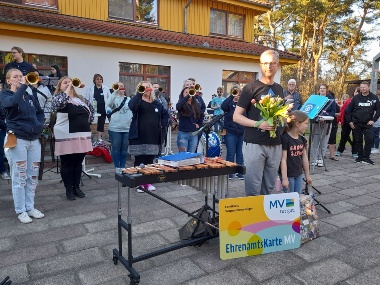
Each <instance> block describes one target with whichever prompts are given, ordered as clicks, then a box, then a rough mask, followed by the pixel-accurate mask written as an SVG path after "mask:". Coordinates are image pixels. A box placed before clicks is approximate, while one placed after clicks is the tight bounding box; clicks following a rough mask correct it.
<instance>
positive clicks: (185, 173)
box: [113, 158, 245, 285]
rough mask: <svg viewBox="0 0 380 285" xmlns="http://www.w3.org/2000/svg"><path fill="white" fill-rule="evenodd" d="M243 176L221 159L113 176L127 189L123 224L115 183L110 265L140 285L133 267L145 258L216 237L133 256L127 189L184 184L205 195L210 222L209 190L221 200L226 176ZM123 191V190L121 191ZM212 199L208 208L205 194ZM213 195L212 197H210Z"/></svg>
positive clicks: (133, 169)
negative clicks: (114, 228)
mask: <svg viewBox="0 0 380 285" xmlns="http://www.w3.org/2000/svg"><path fill="white" fill-rule="evenodd" d="M235 173H240V174H245V167H244V166H241V165H237V164H236V163H231V162H228V161H225V160H222V159H221V158H210V159H205V162H204V163H201V164H196V165H191V166H181V167H177V168H176V167H171V166H167V165H159V164H150V165H146V166H144V167H129V168H125V169H123V170H122V173H121V174H120V173H117V174H115V179H116V180H117V181H119V182H120V183H123V184H125V185H126V186H127V187H128V190H127V191H128V196H127V199H128V200H127V211H128V212H127V221H124V220H123V219H122V207H121V190H120V183H118V245H119V246H118V249H116V248H115V249H113V262H114V264H115V265H116V264H117V263H118V261H120V262H121V263H122V264H123V265H124V267H125V268H126V269H127V270H128V271H129V272H130V274H129V275H128V276H129V278H130V284H131V285H133V284H138V283H139V282H140V274H139V273H138V272H137V271H136V270H135V268H134V267H133V264H134V263H136V262H139V261H142V260H145V259H148V258H152V257H154V256H157V255H161V254H164V253H167V252H170V251H173V250H177V249H180V248H183V247H186V246H191V245H196V244H200V243H203V242H204V241H206V240H209V239H212V238H215V237H217V236H218V235H213V236H209V235H208V236H203V237H199V238H196V239H191V240H182V241H180V242H178V243H175V244H171V245H169V246H167V247H163V248H161V249H158V250H156V251H153V252H150V253H146V254H143V255H140V256H133V244H132V238H133V236H132V210H131V196H132V195H131V188H135V187H137V186H138V185H141V184H155V183H162V182H174V181H177V182H178V183H181V184H186V185H190V186H194V187H196V188H197V189H198V190H200V191H202V192H204V193H205V204H204V206H203V207H205V209H207V210H208V211H211V212H212V215H213V218H215V213H216V211H215V202H216V199H215V192H213V191H212V190H213V189H214V188H215V185H216V188H217V192H218V197H220V198H224V189H226V186H225V185H224V184H226V183H225V182H226V181H227V190H228V180H227V179H226V177H227V175H228V174H235ZM124 189H125V188H124ZM143 191H144V192H145V193H147V194H149V195H151V196H153V197H155V198H157V199H159V200H161V201H163V202H164V203H166V204H168V205H170V206H172V207H174V208H176V209H178V210H180V211H182V212H183V213H186V214H188V215H189V216H191V217H193V218H196V219H198V220H200V221H202V222H206V221H203V220H201V219H199V217H197V216H196V215H194V213H195V212H192V213H190V212H188V211H186V210H185V209H182V208H181V207H179V206H177V205H175V204H173V203H171V202H170V201H168V200H165V199H164V198H162V197H160V196H159V195H157V194H155V193H152V192H151V191H148V190H143ZM210 192H211V194H212V196H213V203H212V207H209V206H208V202H207V200H208V193H210ZM212 192H213V193H212ZM122 229H124V230H126V231H127V237H128V248H127V256H126V257H127V258H126V257H124V256H123V242H122V239H123V234H122Z"/></svg>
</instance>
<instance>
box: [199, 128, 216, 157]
mask: <svg viewBox="0 0 380 285" xmlns="http://www.w3.org/2000/svg"><path fill="white" fill-rule="evenodd" d="M205 150H206V134H205V133H203V134H202V137H201V140H200V143H199V144H198V152H201V153H203V154H204V155H206V151H205ZM220 154H221V147H220V140H219V137H218V135H217V134H216V133H215V132H210V134H209V137H208V157H216V156H220Z"/></svg>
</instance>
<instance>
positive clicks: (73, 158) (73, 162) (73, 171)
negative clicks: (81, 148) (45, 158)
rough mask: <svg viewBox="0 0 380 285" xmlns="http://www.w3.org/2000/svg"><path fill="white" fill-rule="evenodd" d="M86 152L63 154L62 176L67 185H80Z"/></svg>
mask: <svg viewBox="0 0 380 285" xmlns="http://www.w3.org/2000/svg"><path fill="white" fill-rule="evenodd" d="M85 156H86V153H73V154H65V155H61V156H60V158H61V177H62V181H63V184H64V185H65V187H71V186H79V184H80V178H81V176H82V162H83V159H84V157H85Z"/></svg>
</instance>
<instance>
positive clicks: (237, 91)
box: [231, 88, 239, 97]
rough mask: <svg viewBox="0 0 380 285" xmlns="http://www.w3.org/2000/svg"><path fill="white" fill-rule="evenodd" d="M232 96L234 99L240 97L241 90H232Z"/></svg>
mask: <svg viewBox="0 0 380 285" xmlns="http://www.w3.org/2000/svg"><path fill="white" fill-rule="evenodd" d="M231 95H232V96H234V97H235V96H237V95H239V89H237V88H234V89H232V92H231Z"/></svg>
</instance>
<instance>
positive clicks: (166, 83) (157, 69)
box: [119, 62, 170, 97]
mask: <svg viewBox="0 0 380 285" xmlns="http://www.w3.org/2000/svg"><path fill="white" fill-rule="evenodd" d="M119 70H120V71H119V80H120V82H123V83H124V85H125V90H126V93H127V94H128V95H134V94H136V87H137V84H138V83H139V82H140V81H149V82H151V83H152V84H153V83H158V84H159V85H160V87H162V88H163V89H164V90H165V92H167V96H168V97H170V90H169V87H170V67H169V66H162V65H151V64H140V63H128V62H120V63H119Z"/></svg>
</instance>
